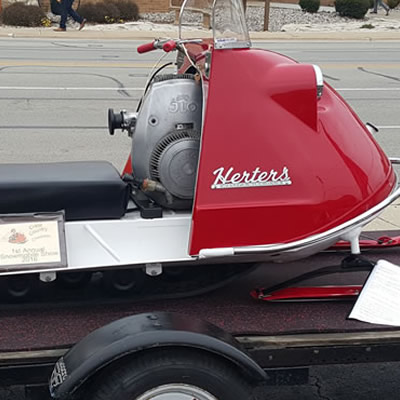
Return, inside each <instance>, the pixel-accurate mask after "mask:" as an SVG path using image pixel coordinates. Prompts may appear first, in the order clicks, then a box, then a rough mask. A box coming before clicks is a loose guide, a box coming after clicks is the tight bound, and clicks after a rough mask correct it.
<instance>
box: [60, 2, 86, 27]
mask: <svg viewBox="0 0 400 400" xmlns="http://www.w3.org/2000/svg"><path fill="white" fill-rule="evenodd" d="M64 1H65V2H66V7H67V12H68V15H70V16H71V17H72V19H73V20H74V21H76V22H79V23H80V24H81V23H82V22H83V18H82V17H81V16H80V15H79V14H78V13H77V12H76V11H75V10H74V9H73V8H72V4H73V3H74V0H64Z"/></svg>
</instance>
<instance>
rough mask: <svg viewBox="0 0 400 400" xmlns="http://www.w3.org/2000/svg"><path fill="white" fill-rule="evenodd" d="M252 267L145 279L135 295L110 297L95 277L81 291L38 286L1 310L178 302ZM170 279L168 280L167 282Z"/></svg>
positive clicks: (208, 268)
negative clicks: (174, 279)
mask: <svg viewBox="0 0 400 400" xmlns="http://www.w3.org/2000/svg"><path fill="white" fill-rule="evenodd" d="M256 267H257V266H256V265H254V264H232V265H230V264H227V265H218V266H215V265H210V266H197V267H190V270H189V271H188V273H187V274H186V273H185V275H184V276H185V279H180V280H177V281H171V280H165V278H164V277H163V275H162V274H161V275H160V276H158V277H148V276H146V282H145V286H144V288H143V289H142V290H141V291H140V292H137V293H129V294H123V295H111V294H109V293H107V292H106V291H105V289H104V288H103V287H102V282H101V280H100V278H99V277H96V276H94V277H93V278H92V281H91V282H90V283H89V285H88V286H87V287H84V288H82V289H60V287H59V286H58V285H57V282H56V281H55V282H52V283H42V282H41V283H40V287H39V291H38V294H37V295H36V296H35V297H34V298H27V299H23V300H18V301H15V300H9V301H7V300H4V299H2V301H1V304H0V308H1V309H2V310H5V309H12V308H17V309H18V310H22V309H35V308H40V309H42V308H43V306H44V305H45V304H49V305H51V308H54V307H66V306H69V305H76V304H82V305H90V304H93V305H99V304H116V303H133V302H145V301H153V300H167V299H168V300H170V299H181V298H186V297H192V296H198V295H202V294H205V293H208V292H211V291H213V290H217V289H219V288H221V287H223V286H225V285H227V284H229V283H230V282H232V281H235V280H236V279H239V278H241V277H243V276H245V275H247V274H249V273H250V272H252V271H254V270H255V269H256ZM170 279H171V278H170Z"/></svg>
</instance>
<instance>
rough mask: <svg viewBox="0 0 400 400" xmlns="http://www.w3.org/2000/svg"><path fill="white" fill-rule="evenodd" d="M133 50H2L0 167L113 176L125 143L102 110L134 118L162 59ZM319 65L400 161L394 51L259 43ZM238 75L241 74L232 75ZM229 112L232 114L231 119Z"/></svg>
mask: <svg viewBox="0 0 400 400" xmlns="http://www.w3.org/2000/svg"><path fill="white" fill-rule="evenodd" d="M138 44H140V42H137V41H112V40H107V41H87V40H50V39H41V40H35V39H15V38H7V39H1V40H0V134H1V138H2V145H1V148H0V158H1V161H2V162H25V161H32V162H39V161H55V160H60V161H62V160H82V159H90V160H94V159H99V158H101V159H106V160H109V161H111V162H113V163H114V164H115V165H116V166H117V167H118V168H120V167H122V165H123V164H124V162H125V159H126V154H128V153H129V148H130V140H129V138H127V136H126V135H125V134H122V133H116V135H115V136H114V137H111V136H109V135H108V133H107V109H108V108H113V109H114V110H121V109H127V110H128V111H134V110H135V106H136V104H137V101H138V99H139V98H140V94H141V90H142V88H143V87H144V86H145V83H146V78H147V76H148V73H149V70H150V68H151V67H152V66H153V65H154V61H155V60H157V59H158V58H159V57H160V55H161V54H160V53H159V52H152V53H148V54H144V55H139V54H137V53H136V51H135V49H136V47H137V45H138ZM254 46H257V47H263V48H269V49H271V50H274V51H279V52H282V53H284V54H286V55H288V56H290V57H292V58H294V59H296V60H299V61H301V62H308V63H315V64H318V65H319V66H320V67H321V69H322V71H323V73H324V76H325V80H326V82H327V83H329V84H331V85H332V86H333V87H334V88H336V89H338V91H339V93H340V94H341V95H342V96H343V97H344V98H345V99H346V100H347V101H348V102H349V103H350V105H351V106H352V107H353V108H354V109H355V111H356V112H357V113H358V114H359V115H360V117H361V119H362V120H363V121H366V122H367V121H369V122H372V123H373V124H375V125H377V126H378V127H379V128H380V133H379V134H378V137H377V138H378V141H379V142H380V143H381V145H382V146H383V148H384V149H385V150H386V151H387V153H388V154H389V155H390V156H396V155H399V154H400V146H399V144H398V143H397V136H396V135H397V134H398V132H399V131H400V115H399V113H398V106H399V99H400V87H399V80H400V72H399V67H398V66H399V65H400V64H399V61H400V51H399V50H400V42H396V41H393V42H392V41H391V42H375V41H373V42H326V41H324V42H301V41H296V42H284V41H280V42H268V43H266V42H264V43H262V42H256V43H254ZM238 73H240V72H239V71H238ZM229 112H230V111H229Z"/></svg>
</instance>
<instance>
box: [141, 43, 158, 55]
mask: <svg viewBox="0 0 400 400" xmlns="http://www.w3.org/2000/svg"><path fill="white" fill-rule="evenodd" d="M154 43H155V42H154V41H153V42H151V43H145V44H141V45H140V46H138V48H137V52H138V53H140V54H142V53H147V52H149V51H152V50H155V49H156V48H155V47H154Z"/></svg>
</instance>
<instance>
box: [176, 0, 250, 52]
mask: <svg viewBox="0 0 400 400" xmlns="http://www.w3.org/2000/svg"><path fill="white" fill-rule="evenodd" d="M174 2H177V3H178V2H179V3H180V2H182V0H171V3H174ZM199 30H201V34H202V37H208V36H210V34H211V32H212V35H213V38H214V45H215V48H216V49H227V48H229V49H230V48H247V47H250V46H251V42H250V37H249V32H248V30H247V26H246V19H245V15H244V10H243V4H242V0H184V1H183V2H182V6H181V10H180V14H179V38H180V39H193V38H195V37H198V35H199ZM207 33H208V34H207Z"/></svg>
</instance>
